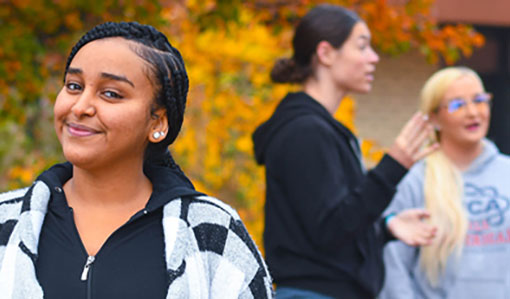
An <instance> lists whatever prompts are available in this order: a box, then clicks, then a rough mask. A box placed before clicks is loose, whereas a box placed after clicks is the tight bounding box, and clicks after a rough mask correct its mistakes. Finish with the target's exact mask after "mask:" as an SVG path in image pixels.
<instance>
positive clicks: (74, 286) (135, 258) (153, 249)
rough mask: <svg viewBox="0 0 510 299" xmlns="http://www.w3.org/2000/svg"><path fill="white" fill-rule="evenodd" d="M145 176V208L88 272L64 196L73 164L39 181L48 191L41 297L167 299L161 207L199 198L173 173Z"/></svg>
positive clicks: (155, 170)
mask: <svg viewBox="0 0 510 299" xmlns="http://www.w3.org/2000/svg"><path fill="white" fill-rule="evenodd" d="M144 172H145V174H146V175H147V176H148V178H149V179H150V180H151V182H152V185H153V193H152V195H151V197H150V199H149V201H148V203H147V205H146V207H145V208H144V209H143V210H141V211H139V212H137V213H136V214H134V215H133V216H132V217H131V219H129V221H128V222H127V223H125V224H124V225H122V226H121V227H120V228H118V229H117V230H116V231H115V232H114V233H113V234H112V235H111V236H109V237H108V239H107V240H106V242H105V243H104V244H103V245H102V246H101V249H100V250H99V252H98V253H97V254H96V256H95V257H94V258H95V260H94V263H93V264H92V265H91V266H90V269H87V270H85V264H86V261H87V259H88V254H87V252H86V250H85V248H84V247H83V244H82V242H81V239H80V236H79V234H78V232H77V230H76V226H75V224H74V216H73V211H72V208H70V207H69V205H68V204H67V200H66V198H65V195H64V193H63V192H62V189H63V185H64V183H65V182H67V181H68V180H69V179H70V178H71V177H72V174H73V171H72V165H71V164H70V163H63V164H57V165H55V166H53V167H52V168H50V169H49V170H47V171H45V172H44V173H43V174H41V175H40V176H39V178H38V179H39V180H42V181H43V182H45V183H46V184H47V185H48V186H50V187H51V192H52V198H51V200H50V202H49V204H48V213H47V214H46V217H45V220H44V224H43V228H42V231H41V235H40V240H39V252H38V255H39V256H38V258H37V260H36V262H35V263H36V274H37V278H38V280H39V282H40V284H41V286H42V288H43V291H44V298H48V299H52V298H55V299H56V298H74V299H81V298H83V299H86V298H111V299H116V298H119V299H120V298H123V299H129V298H133V299H135V298H154V299H156V298H166V293H167V290H168V284H169V281H168V278H167V277H168V274H167V269H166V263H165V256H164V252H165V244H164V237H163V227H162V225H161V219H162V215H163V207H164V205H165V204H167V203H168V202H169V201H171V200H172V199H175V198H179V197H186V196H198V195H202V193H200V192H197V191H195V189H194V187H193V185H192V184H191V182H190V181H189V180H188V178H187V177H186V176H185V175H184V174H183V173H182V172H180V171H178V170H176V169H173V168H168V167H162V166H155V165H146V166H145V167H144ZM55 261H59V262H58V263H55ZM80 277H81V279H80Z"/></svg>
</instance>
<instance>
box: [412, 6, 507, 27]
mask: <svg viewBox="0 0 510 299" xmlns="http://www.w3.org/2000/svg"><path fill="white" fill-rule="evenodd" d="M411 1H412V0H411ZM433 13H434V14H435V15H436V16H437V18H438V19H439V20H440V21H441V22H463V23H471V24H477V25H493V26H510V0H436V3H435V8H434V9H433Z"/></svg>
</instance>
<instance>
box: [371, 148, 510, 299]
mask: <svg viewBox="0 0 510 299" xmlns="http://www.w3.org/2000/svg"><path fill="white" fill-rule="evenodd" d="M424 166H425V162H419V163H417V164H416V165H415V166H413V168H412V169H411V170H410V171H409V173H408V174H407V175H406V177H405V178H404V179H403V180H402V181H401V183H400V184H399V186H398V191H397V193H396V195H395V197H394V199H393V201H392V203H391V205H390V206H389V207H388V208H387V210H386V212H385V213H386V214H388V213H390V212H399V211H402V210H404V209H408V208H423V207H424V198H423V181H424V170H425V167H424ZM462 177H463V180H464V198H463V201H464V206H465V208H466V211H467V214H468V217H469V228H468V232H467V237H466V242H465V245H464V249H463V251H462V254H461V256H460V258H459V259H456V258H453V257H452V258H450V260H449V261H448V262H447V266H446V270H445V273H444V275H443V276H441V278H440V280H439V281H440V282H439V285H438V286H437V287H432V286H431V285H430V284H429V282H428V280H427V278H426V276H425V274H424V273H423V272H422V270H421V268H420V264H419V255H420V250H419V248H415V247H410V246H407V245H405V244H404V243H402V242H400V241H394V242H391V243H390V244H388V245H387V246H386V248H385V250H384V261H385V265H386V281H385V284H384V288H383V290H382V292H381V293H380V295H379V299H404V298H405V299H422V298H423V299H425V298H426V299H436V298H444V299H458V298H459V299H460V298H461V299H470V298H473V299H475V298H476V299H480V298H490V299H503V298H510V158H509V157H508V156H505V155H503V154H501V153H499V151H498V149H497V148H496V146H495V145H494V144H493V143H492V142H490V141H488V140H484V150H483V152H482V153H481V154H480V156H478V157H477V158H476V159H475V160H474V161H473V163H472V164H471V165H470V167H469V168H468V169H467V170H466V171H465V172H463V173H462Z"/></svg>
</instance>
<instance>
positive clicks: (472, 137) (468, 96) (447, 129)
mask: <svg viewBox="0 0 510 299" xmlns="http://www.w3.org/2000/svg"><path fill="white" fill-rule="evenodd" d="M484 93H485V92H484V89H483V86H482V84H481V82H480V81H479V80H478V79H477V78H475V77H473V76H471V75H464V76H462V77H460V78H459V79H457V80H455V81H453V83H452V84H451V85H450V86H449V87H448V88H447V89H446V91H445V93H444V95H443V98H442V100H441V102H440V104H439V107H440V108H438V110H437V112H436V113H433V114H431V117H432V121H433V122H434V123H435V124H436V125H438V126H439V128H440V131H439V134H440V142H449V143H453V144H457V145H459V146H472V145H478V144H480V143H481V140H482V138H484V137H485V135H487V131H488V129H489V121H490V106H489V103H488V102H477V101H476V99H478V98H479V97H480V96H481V95H483V94H484ZM461 99H462V100H464V101H465V103H467V104H466V105H465V106H463V107H462V108H461V109H458V110H456V111H449V109H448V106H450V107H452V104H454V103H455V102H456V101H460V100H461ZM450 110H452V109H450Z"/></svg>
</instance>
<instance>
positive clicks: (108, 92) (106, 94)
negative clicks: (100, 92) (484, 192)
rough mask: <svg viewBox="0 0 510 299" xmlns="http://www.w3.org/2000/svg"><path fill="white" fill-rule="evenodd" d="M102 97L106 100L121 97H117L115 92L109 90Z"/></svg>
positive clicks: (119, 97)
mask: <svg viewBox="0 0 510 299" xmlns="http://www.w3.org/2000/svg"><path fill="white" fill-rule="evenodd" d="M104 95H105V96H106V97H107V98H112V99H122V96H121V95H119V94H118V93H116V92H115V91H111V90H107V91H105V92H104Z"/></svg>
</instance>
